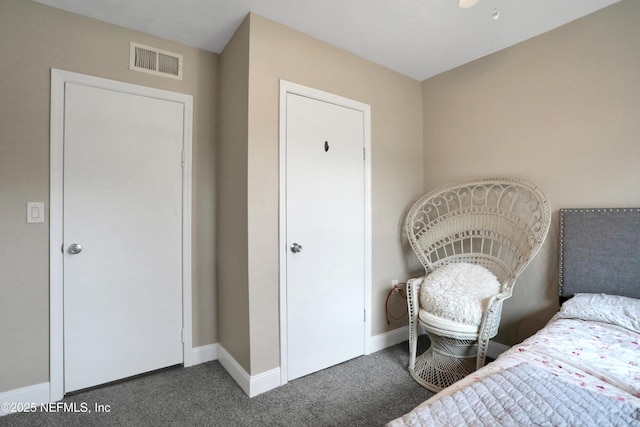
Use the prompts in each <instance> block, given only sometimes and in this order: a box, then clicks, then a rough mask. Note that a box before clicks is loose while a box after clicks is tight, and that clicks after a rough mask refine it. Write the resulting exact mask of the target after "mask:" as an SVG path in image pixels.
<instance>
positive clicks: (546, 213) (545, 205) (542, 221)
mask: <svg viewBox="0 0 640 427" xmlns="http://www.w3.org/2000/svg"><path fill="white" fill-rule="evenodd" d="M550 222H551V212H550V208H549V202H548V200H547V198H546V196H545V195H544V193H543V192H542V191H541V190H540V189H539V188H538V187H536V186H535V185H533V184H531V183H529V182H526V181H523V180H518V179H506V178H487V179H481V180H476V181H466V182H462V183H456V184H451V185H448V186H445V187H441V188H439V189H437V190H434V191H432V192H430V193H428V194H426V195H425V196H423V197H422V198H421V199H420V200H418V201H417V202H416V203H415V204H414V205H413V207H412V208H411V210H410V211H409V214H408V215H407V222H406V232H407V235H408V238H409V242H410V244H411V246H412V248H413V250H414V251H415V253H416V255H417V257H418V259H419V260H420V262H421V263H422V265H423V266H424V268H425V270H426V272H427V273H429V272H431V271H433V270H434V269H436V268H438V267H440V266H442V265H446V264H451V263H456V262H468V263H474V264H480V265H482V266H484V267H486V268H488V269H489V270H490V271H492V272H493V273H494V274H495V275H496V277H497V278H498V280H499V281H500V283H502V284H503V289H502V292H509V293H510V292H511V287H512V286H513V282H514V280H515V278H516V277H517V276H518V275H519V274H520V272H521V271H522V270H523V269H524V268H525V267H526V266H527V264H528V263H529V262H530V261H531V260H532V259H533V257H534V256H535V254H536V253H537V252H538V250H539V249H540V247H541V246H542V243H543V241H544V239H545V237H546V235H547V232H548V230H549V224H550Z"/></svg>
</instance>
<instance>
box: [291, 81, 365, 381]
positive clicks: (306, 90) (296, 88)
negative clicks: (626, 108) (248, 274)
mask: <svg viewBox="0 0 640 427" xmlns="http://www.w3.org/2000/svg"><path fill="white" fill-rule="evenodd" d="M288 93H293V94H296V95H301V96H306V97H308V98H313V99H317V100H319V101H324V102H329V103H331V104H335V105H340V106H343V107H347V108H351V109H354V110H358V111H362V113H363V116H364V149H365V153H363V155H364V204H365V206H364V228H365V234H364V239H365V242H364V244H365V245H364V247H365V250H364V264H365V265H364V307H365V319H364V354H369V353H371V345H370V339H371V268H372V264H371V107H370V106H369V105H367V104H364V103H362V102H359V101H354V100H352V99H348V98H343V97H341V96H339V95H334V94H332V93H328V92H324V91H321V90H317V89H313V88H310V87H307V86H302V85H299V84H297V83H292V82H288V81H286V80H280V135H279V139H280V141H279V151H280V171H279V175H280V177H279V178H280V183H279V187H280V188H279V195H280V206H279V207H280V215H279V217H280V218H279V219H280V224H279V228H280V230H279V244H280V251H279V255H280V384H281V385H284V384H286V383H287V381H288V376H287V372H288V370H287V369H288V360H287V357H288V355H287V344H288V337H287V251H288V248H287V210H286V206H287V181H286V178H287V177H286V171H287V157H286V153H287V151H286V150H287V115H286V112H287V94H288Z"/></svg>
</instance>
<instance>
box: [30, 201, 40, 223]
mask: <svg viewBox="0 0 640 427" xmlns="http://www.w3.org/2000/svg"><path fill="white" fill-rule="evenodd" d="M38 222H44V203H43V202H27V223H29V224H31V223H38Z"/></svg>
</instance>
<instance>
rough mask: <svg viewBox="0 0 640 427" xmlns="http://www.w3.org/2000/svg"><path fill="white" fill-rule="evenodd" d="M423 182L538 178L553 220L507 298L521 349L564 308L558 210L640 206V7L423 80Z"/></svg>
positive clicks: (627, 0) (504, 336) (611, 12)
mask: <svg viewBox="0 0 640 427" xmlns="http://www.w3.org/2000/svg"><path fill="white" fill-rule="evenodd" d="M422 97H423V105H424V112H423V125H424V186H425V190H430V189H433V188H434V187H436V186H438V185H441V184H443V183H446V182H449V181H453V180H458V179H466V178H472V177H477V176H489V175H505V176H516V177H521V178H525V179H528V180H531V181H533V182H535V183H536V184H538V185H539V186H540V187H541V188H542V189H543V190H544V191H545V192H546V193H547V195H548V196H549V198H550V201H551V206H552V210H553V211H554V216H553V225H552V228H551V230H550V233H549V238H548V239H547V241H546V243H545V245H544V247H543V249H542V251H541V253H539V255H538V257H537V258H536V259H535V260H534V262H533V263H532V264H531V265H530V266H529V267H528V268H527V269H526V270H525V272H524V274H523V275H522V276H521V278H520V279H519V280H518V282H517V283H516V286H515V290H514V295H513V297H512V298H511V299H510V300H508V301H507V302H506V303H505V306H504V313H503V321H502V324H501V329H500V332H499V335H498V336H497V337H496V340H497V341H498V342H501V343H505V344H514V343H517V342H518V341H520V340H521V339H523V338H526V337H527V336H529V335H531V334H532V333H533V332H534V331H535V330H537V329H538V328H540V327H541V326H543V325H544V323H545V322H546V321H547V320H548V319H549V317H550V316H551V315H552V313H553V312H554V311H555V310H556V309H557V298H556V294H557V235H558V229H557V211H558V209H559V208H568V207H629V206H636V207H637V206H640V142H639V139H638V136H639V135H640V119H639V118H640V2H638V1H635V0H623V1H621V2H620V3H617V4H615V5H613V6H610V7H608V8H606V9H603V10H601V11H599V12H597V13H595V14H592V15H590V16H587V17H585V18H583V19H580V20H578V21H574V22H573V23H570V24H568V25H566V26H564V27H561V28H559V29H557V30H555V31H552V32H549V33H546V34H544V35H541V36H538V37H536V38H533V39H530V40H528V41H526V42H524V43H521V44H519V45H516V46H513V47H511V48H509V49H506V50H503V51H501V52H498V53H496V54H494V55H491V56H488V57H485V58H484V59H480V60H478V61H475V62H473V63H470V64H467V65H464V66H462V67H459V68H457V69H455V70H452V71H449V72H447V73H444V74H441V75H439V76H436V77H433V78H431V79H428V80H426V81H424V82H423V84H422Z"/></svg>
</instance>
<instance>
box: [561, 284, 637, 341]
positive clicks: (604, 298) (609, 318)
mask: <svg viewBox="0 0 640 427" xmlns="http://www.w3.org/2000/svg"><path fill="white" fill-rule="evenodd" d="M557 317H559V318H563V319H582V320H590V321H595V322H604V323H610V324H612V325H617V326H621V327H623V328H626V329H629V330H631V331H634V332H636V333H639V334H640V299H636V298H628V297H621V296H618V295H607V294H575V295H574V296H573V298H571V299H569V300H568V301H566V302H565V303H564V304H562V308H561V309H560V312H559V313H558V315H557Z"/></svg>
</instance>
